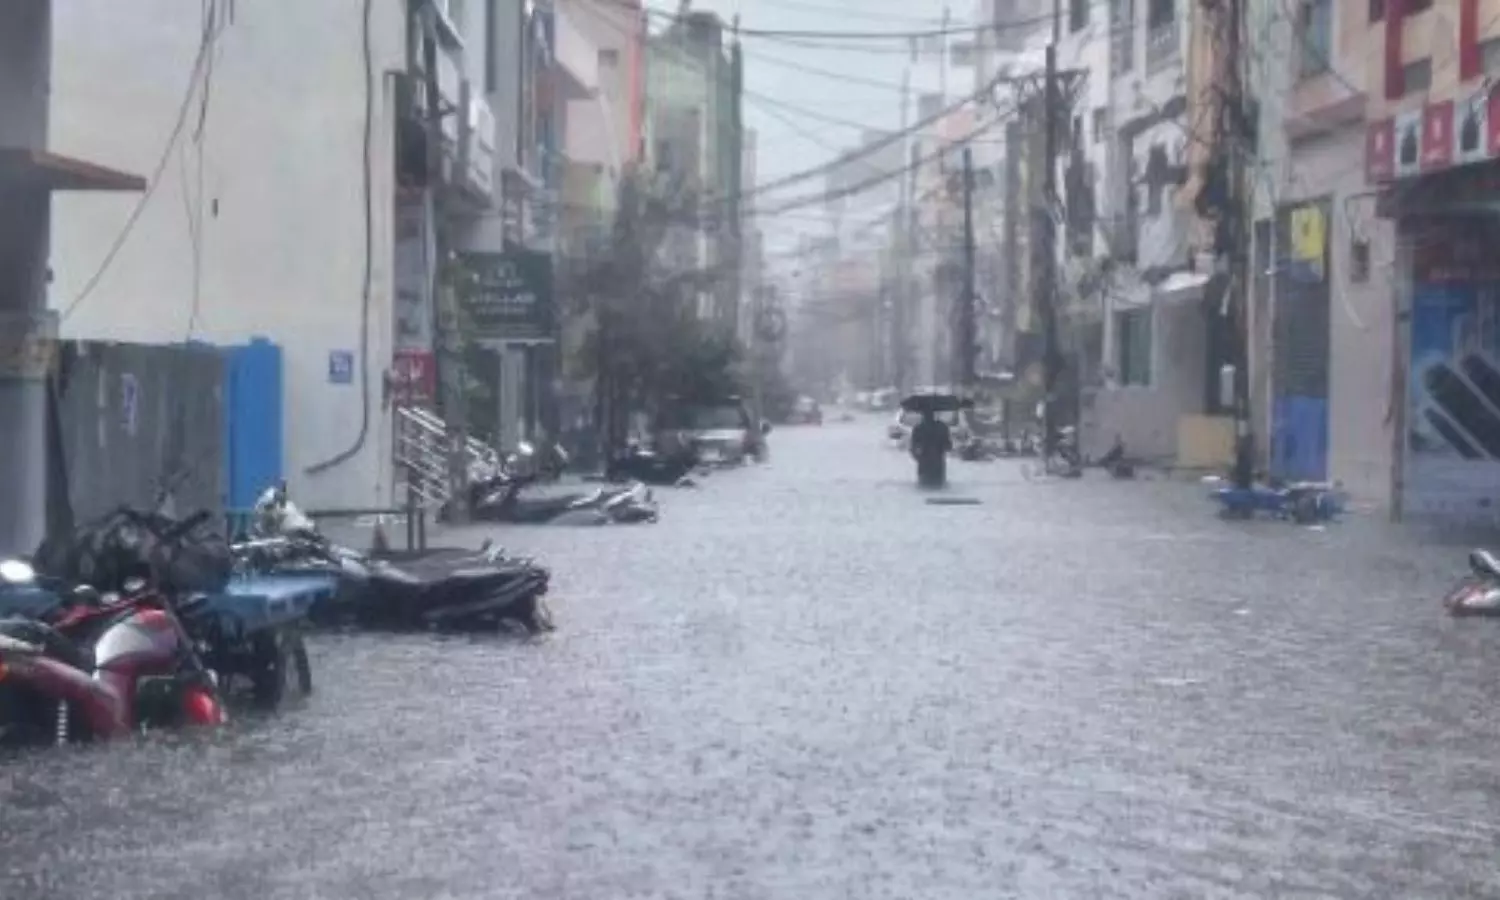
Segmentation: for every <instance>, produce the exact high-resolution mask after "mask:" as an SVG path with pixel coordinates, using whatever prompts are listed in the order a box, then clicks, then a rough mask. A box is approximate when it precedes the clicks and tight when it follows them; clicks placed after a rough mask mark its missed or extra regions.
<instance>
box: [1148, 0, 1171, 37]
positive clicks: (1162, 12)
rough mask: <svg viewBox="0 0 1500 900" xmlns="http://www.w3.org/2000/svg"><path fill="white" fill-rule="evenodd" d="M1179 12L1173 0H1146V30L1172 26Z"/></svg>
mask: <svg viewBox="0 0 1500 900" xmlns="http://www.w3.org/2000/svg"><path fill="white" fill-rule="evenodd" d="M1176 14H1177V10H1176V9H1175V4H1174V3H1173V0H1146V28H1147V29H1148V30H1151V29H1157V28H1163V27H1165V26H1167V25H1171V24H1172V20H1173V18H1175V16H1176Z"/></svg>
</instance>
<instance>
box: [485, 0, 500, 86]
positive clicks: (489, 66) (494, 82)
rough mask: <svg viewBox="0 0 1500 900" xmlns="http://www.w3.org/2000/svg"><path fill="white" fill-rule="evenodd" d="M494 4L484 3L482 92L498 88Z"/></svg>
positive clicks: (498, 73) (498, 65) (498, 64)
mask: <svg viewBox="0 0 1500 900" xmlns="http://www.w3.org/2000/svg"><path fill="white" fill-rule="evenodd" d="M495 24H496V23H495V4H494V3H493V2H490V3H486V4H485V5H484V92H485V93H486V94H493V93H495V92H496V91H498V90H499V89H500V59H499V55H498V53H497V52H496V48H495Z"/></svg>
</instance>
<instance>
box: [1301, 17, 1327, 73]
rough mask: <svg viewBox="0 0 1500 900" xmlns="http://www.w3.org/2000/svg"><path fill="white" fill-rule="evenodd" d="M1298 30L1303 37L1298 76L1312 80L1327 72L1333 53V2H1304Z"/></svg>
mask: <svg viewBox="0 0 1500 900" xmlns="http://www.w3.org/2000/svg"><path fill="white" fill-rule="evenodd" d="M1297 30H1298V31H1299V32H1300V33H1301V35H1302V41H1301V43H1302V48H1301V53H1300V56H1301V60H1300V62H1299V65H1298V74H1300V75H1301V76H1302V77H1303V78H1311V77H1313V76H1315V75H1322V74H1323V73H1324V72H1327V71H1328V69H1329V62H1328V60H1329V57H1330V55H1331V54H1332V52H1333V0H1304V2H1303V4H1302V9H1301V10H1300V11H1299V12H1298V15H1297Z"/></svg>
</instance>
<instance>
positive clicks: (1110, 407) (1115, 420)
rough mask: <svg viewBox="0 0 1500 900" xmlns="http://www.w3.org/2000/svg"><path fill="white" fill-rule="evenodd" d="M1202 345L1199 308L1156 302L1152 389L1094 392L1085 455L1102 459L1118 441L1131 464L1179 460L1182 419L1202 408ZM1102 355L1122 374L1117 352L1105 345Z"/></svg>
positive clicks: (1087, 420) (1113, 388) (1128, 387)
mask: <svg viewBox="0 0 1500 900" xmlns="http://www.w3.org/2000/svg"><path fill="white" fill-rule="evenodd" d="M1113 331H1114V329H1111V333H1113ZM1204 339H1205V334H1204V321H1203V313H1202V307H1201V305H1200V304H1199V303H1196V302H1179V303H1161V302H1157V303H1156V304H1155V309H1154V311H1153V315H1152V317H1151V383H1150V384H1149V385H1113V386H1110V387H1106V388H1103V389H1101V390H1098V391H1096V392H1094V394H1093V399H1092V402H1091V404H1088V405H1089V406H1091V410H1092V411H1091V413H1090V414H1089V415H1087V416H1086V417H1085V427H1084V428H1083V439H1082V444H1083V451H1084V453H1086V454H1087V455H1089V456H1095V457H1097V456H1099V455H1100V454H1102V453H1104V452H1105V451H1106V450H1108V449H1109V447H1110V445H1111V444H1112V443H1113V442H1114V439H1115V437H1116V436H1117V435H1118V436H1119V437H1120V438H1121V439H1123V440H1124V442H1125V449H1126V451H1127V452H1128V453H1129V454H1130V455H1131V457H1132V458H1135V459H1142V460H1148V461H1159V462H1164V461H1172V460H1175V458H1176V456H1177V451H1178V446H1177V436H1178V426H1179V419H1180V418H1181V417H1182V416H1184V415H1191V414H1196V413H1197V412H1199V411H1201V410H1202V408H1203V378H1204V372H1203V366H1204V356H1205V354H1204V351H1203V345H1204ZM1104 352H1105V358H1106V360H1107V365H1108V366H1109V367H1110V368H1111V369H1113V370H1115V371H1118V359H1117V348H1116V347H1114V346H1111V345H1110V342H1108V341H1106V347H1105V351H1104Z"/></svg>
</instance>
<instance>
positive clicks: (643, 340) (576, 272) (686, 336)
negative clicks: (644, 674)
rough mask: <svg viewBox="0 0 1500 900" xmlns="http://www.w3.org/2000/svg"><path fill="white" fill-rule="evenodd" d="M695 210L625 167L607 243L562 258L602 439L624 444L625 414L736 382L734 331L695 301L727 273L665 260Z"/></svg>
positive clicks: (734, 388) (651, 410)
mask: <svg viewBox="0 0 1500 900" xmlns="http://www.w3.org/2000/svg"><path fill="white" fill-rule="evenodd" d="M695 212H696V199H695V194H694V193H693V192H691V191H688V190H684V189H682V188H681V187H680V186H676V185H670V184H666V183H663V182H662V181H661V180H659V179H655V178H653V177H652V176H650V175H648V174H646V173H642V172H640V171H638V170H630V171H627V172H626V173H625V175H624V176H623V178H622V179H621V183H620V189H619V198H618V206H617V209H616V213H615V221H614V227H613V230H612V234H611V239H610V243H609V248H608V251H607V252H606V253H605V254H604V256H603V258H601V259H598V260H584V261H578V260H574V261H570V262H569V264H568V265H567V266H566V270H567V272H568V276H567V281H568V285H569V290H568V294H569V296H570V299H571V300H572V302H573V306H572V308H571V309H570V310H569V312H570V313H571V314H572V315H574V316H579V317H582V318H583V319H584V320H585V321H586V322H587V327H586V331H585V334H584V337H583V340H582V342H581V345H580V348H579V351H578V353H577V355H576V356H575V357H574V358H573V359H571V360H569V363H570V371H571V373H572V374H573V375H575V376H577V377H581V378H584V379H589V380H592V381H593V382H594V390H595V397H596V413H597V415H596V418H597V420H598V422H599V423H600V424H601V425H603V432H604V433H603V435H602V437H603V438H604V440H605V442H606V444H607V445H608V446H612V447H613V446H619V445H620V444H621V443H622V442H623V440H624V438H625V436H626V429H627V422H626V416H627V414H628V413H629V412H632V411H641V412H645V413H647V414H652V415H654V414H656V413H659V412H662V411H663V410H665V409H666V408H668V407H669V406H671V405H672V404H674V403H694V402H707V401H712V400H715V399H719V398H722V397H723V396H725V395H728V394H735V393H738V392H739V391H740V390H741V388H742V383H741V379H740V378H739V377H738V372H739V368H740V366H739V363H740V359H741V356H742V351H741V348H740V347H739V344H738V342H737V340H736V339H735V336H734V335H733V333H732V332H729V331H726V330H724V329H723V328H722V327H721V326H720V325H719V324H718V323H717V322H714V321H707V320H705V319H704V318H702V317H700V316H699V315H698V308H697V297H698V294H699V293H700V292H701V291H704V290H707V289H710V288H712V287H713V286H714V285H715V284H717V283H718V281H719V280H720V279H721V278H723V277H724V276H725V274H726V273H725V272H724V271H722V270H698V269H694V270H680V269H674V268H672V266H671V265H670V264H669V263H668V262H667V261H665V260H663V258H662V257H663V253H662V250H663V248H664V245H665V243H666V239H667V236H668V234H669V229H670V228H671V226H673V225H674V224H681V223H685V222H692V221H695Z"/></svg>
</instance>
